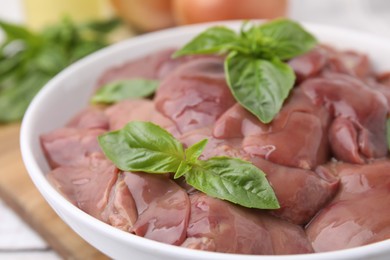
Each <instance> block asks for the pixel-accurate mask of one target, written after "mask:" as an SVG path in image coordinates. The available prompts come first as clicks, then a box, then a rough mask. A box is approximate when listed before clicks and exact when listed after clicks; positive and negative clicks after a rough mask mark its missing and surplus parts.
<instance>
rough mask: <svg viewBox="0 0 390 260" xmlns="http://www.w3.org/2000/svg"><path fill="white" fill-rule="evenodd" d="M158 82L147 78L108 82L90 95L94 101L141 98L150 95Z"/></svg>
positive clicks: (112, 101)
mask: <svg viewBox="0 0 390 260" xmlns="http://www.w3.org/2000/svg"><path fill="white" fill-rule="evenodd" d="M158 84H159V82H158V81H157V80H149V79H130V80H121V81H116V82H113V83H108V84H107V85H104V86H103V87H101V88H100V89H99V90H98V91H97V92H96V94H95V95H94V96H93V97H92V102H94V103H107V104H110V103H115V102H118V101H121V100H123V99H128V98H143V97H148V96H150V95H152V94H153V93H154V92H155V91H156V89H157V87H158Z"/></svg>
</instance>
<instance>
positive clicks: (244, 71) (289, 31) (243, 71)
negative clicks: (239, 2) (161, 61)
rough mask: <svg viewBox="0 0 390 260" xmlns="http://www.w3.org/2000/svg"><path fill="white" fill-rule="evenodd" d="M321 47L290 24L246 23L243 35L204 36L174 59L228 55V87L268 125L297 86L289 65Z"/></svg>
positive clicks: (217, 31) (219, 31) (225, 31)
mask: <svg viewBox="0 0 390 260" xmlns="http://www.w3.org/2000/svg"><path fill="white" fill-rule="evenodd" d="M316 44H317V40H316V39H315V38H314V36H313V35H311V34H310V33H308V32H307V31H305V30H304V29H303V28H302V27H301V26H300V25H299V24H298V23H296V22H293V21H291V20H288V19H279V20H274V21H271V22H268V23H264V24H261V25H252V24H250V23H244V24H243V25H242V28H241V31H240V33H236V32H234V31H233V30H231V29H229V28H226V27H223V26H216V27H211V28H209V29H207V30H206V31H204V32H203V33H201V34H199V35H198V36H197V37H195V38H194V39H193V40H191V41H190V42H189V43H187V44H186V45H185V46H184V47H183V48H181V49H180V50H178V51H177V52H176V53H174V55H173V57H180V56H183V55H192V54H211V53H215V54H227V57H226V59H225V74H226V81H227V83H228V85H229V87H230V90H231V92H232V94H233V96H234V98H235V99H236V100H237V102H238V103H240V104H241V105H242V106H243V107H244V108H245V109H247V110H248V111H250V112H251V113H252V114H254V115H255V116H257V118H258V119H259V120H260V121H262V122H263V123H269V122H271V121H272V120H273V118H274V117H275V116H276V115H277V114H278V112H279V111H280V109H281V107H282V105H283V102H284V100H285V99H286V98H287V96H288V94H289V92H290V90H291V89H292V87H293V85H294V81H295V74H294V72H293V70H292V69H291V68H290V67H289V66H288V65H287V64H286V63H284V62H283V61H284V60H287V59H291V58H293V57H296V56H299V55H302V54H304V53H306V52H308V51H309V50H311V49H312V48H313V47H314V46H315V45H316Z"/></svg>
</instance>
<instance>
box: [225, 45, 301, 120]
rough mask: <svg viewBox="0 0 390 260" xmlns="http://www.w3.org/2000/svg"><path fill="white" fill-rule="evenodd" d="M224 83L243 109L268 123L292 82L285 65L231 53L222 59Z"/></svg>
mask: <svg viewBox="0 0 390 260" xmlns="http://www.w3.org/2000/svg"><path fill="white" fill-rule="evenodd" d="M225 74H226V80H227V83H228V85H229V87H230V89H231V91H232V94H233V96H234V97H235V99H236V100H237V101H238V103H240V104H241V105H242V106H243V107H244V108H246V109H247V110H248V111H250V112H251V113H252V114H254V115H255V116H257V117H258V118H259V120H260V121H261V122H263V123H269V122H271V121H272V119H273V118H274V117H275V116H276V115H277V114H278V112H279V110H280V109H281V107H282V105H283V102H284V100H285V99H286V98H287V96H288V94H289V92H290V90H291V89H292V87H293V85H294V81H295V74H294V72H293V70H292V69H291V68H290V67H289V66H288V65H287V64H285V63H283V62H281V61H279V60H277V59H273V60H272V61H268V60H262V59H255V58H251V57H248V56H245V55H241V54H237V53H232V54H231V55H229V56H228V57H227V58H226V59H225Z"/></svg>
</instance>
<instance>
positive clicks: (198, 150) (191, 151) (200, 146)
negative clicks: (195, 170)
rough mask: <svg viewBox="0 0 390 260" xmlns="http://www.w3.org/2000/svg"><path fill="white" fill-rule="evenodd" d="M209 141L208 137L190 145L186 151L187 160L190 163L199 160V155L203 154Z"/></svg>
mask: <svg viewBox="0 0 390 260" xmlns="http://www.w3.org/2000/svg"><path fill="white" fill-rule="evenodd" d="M207 142H208V140H207V139H203V140H202V141H200V142H198V143H196V144H194V145H192V146H190V147H188V148H187V149H186V151H185V155H186V161H187V162H189V163H195V162H196V161H197V160H198V157H199V156H200V155H201V154H202V152H203V150H204V148H205V147H206V145H207Z"/></svg>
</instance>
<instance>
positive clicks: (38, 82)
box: [0, 72, 51, 123]
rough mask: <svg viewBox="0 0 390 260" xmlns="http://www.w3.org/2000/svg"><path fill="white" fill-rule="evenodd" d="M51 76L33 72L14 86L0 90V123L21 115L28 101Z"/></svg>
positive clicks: (17, 118)
mask: <svg viewBox="0 0 390 260" xmlns="http://www.w3.org/2000/svg"><path fill="white" fill-rule="evenodd" d="M50 78H51V77H50V76H48V75H46V74H43V73H40V72H35V73H32V74H31V75H30V77H28V78H22V79H19V80H18V81H15V83H17V85H16V86H12V87H8V88H5V89H3V90H2V91H0V123H8V122H12V121H15V120H19V119H21V118H22V117H23V114H24V111H25V110H26V109H27V107H28V105H29V103H30V101H31V100H32V99H33V97H34V96H35V94H36V93H37V92H38V91H39V90H40V89H41V88H42V87H43V85H44V84H46V82H48V81H49V79H50Z"/></svg>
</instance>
